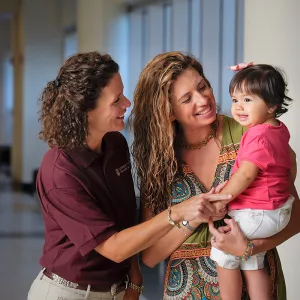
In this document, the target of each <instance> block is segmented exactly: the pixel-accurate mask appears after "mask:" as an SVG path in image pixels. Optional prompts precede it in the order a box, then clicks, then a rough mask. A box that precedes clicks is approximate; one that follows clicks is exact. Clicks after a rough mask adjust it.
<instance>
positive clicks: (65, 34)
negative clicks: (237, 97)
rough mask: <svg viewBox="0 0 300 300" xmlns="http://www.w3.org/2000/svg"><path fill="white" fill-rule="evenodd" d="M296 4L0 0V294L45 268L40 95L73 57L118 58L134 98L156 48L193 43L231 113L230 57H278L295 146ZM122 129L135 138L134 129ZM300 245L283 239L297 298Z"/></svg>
mask: <svg viewBox="0 0 300 300" xmlns="http://www.w3.org/2000/svg"><path fill="white" fill-rule="evenodd" d="M299 12H300V2H299V1H298V0H264V1H260V0H0V245H1V253H2V255H1V256H0V265H1V275H0V277H1V281H0V299H1V300H2V299H3V300H4V299H10V300H23V299H27V292H28V289H29V287H30V284H31V282H32V280H33V279H34V278H35V277H36V274H37V273H38V271H39V270H40V266H39V263H38V261H39V258H40V256H41V253H42V247H43V221H42V216H41V213H40V206H39V203H38V199H37V198H36V195H35V176H36V173H37V171H38V168H39V165H40V162H41V159H42V157H43V155H44V153H45V152H46V150H47V145H45V144H44V143H42V142H41V141H40V140H39V139H38V133H39V130H40V129H39V128H40V126H39V123H38V119H37V111H38V109H39V108H38V106H37V100H38V99H39V97H40V94H41V92H42V89H43V87H44V86H45V85H46V84H47V82H48V81H50V80H53V79H54V78H55V77H56V75H57V72H58V69H59V67H60V66H61V65H62V63H63V61H64V60H65V59H66V58H67V57H69V56H70V55H72V54H74V53H77V52H86V51H94V50H97V51H100V52H107V53H109V54H111V55H112V57H113V58H114V59H115V60H116V61H117V62H118V63H119V65H120V73H121V75H122V78H123V83H124V86H125V90H124V94H125V95H126V96H127V97H128V98H129V99H132V98H133V97H132V95H133V91H134V88H135V84H136V82H137V79H138V76H139V73H140V71H141V70H142V68H143V67H144V65H145V64H146V63H147V61H149V60H150V59H151V58H152V57H154V56H155V55H156V54H158V53H161V52H165V51H171V50H180V51H185V52H189V53H192V54H193V55H194V56H196V57H197V58H198V59H199V60H200V61H201V62H202V63H203V65H204V69H205V70H206V77H207V78H208V79H209V80H210V82H211V84H212V87H213V89H214V93H215V96H216V100H217V102H218V105H219V107H220V109H221V111H222V112H224V113H226V114H230V106H231V101H230V97H229V94H228V84H229V82H230V79H231V77H232V75H233V74H232V72H231V71H229V70H228V66H230V65H233V64H236V63H239V62H242V61H245V62H250V61H254V62H255V63H269V64H274V65H275V66H278V67H281V68H283V69H284V70H285V73H286V74H287V81H288V84H289V95H290V96H291V97H292V98H294V99H295V102H294V103H293V105H292V108H291V109H290V111H289V112H288V113H287V114H286V115H285V116H284V117H283V118H282V120H283V121H284V122H285V123H286V125H287V126H288V128H289V130H290V133H291V143H290V144H291V146H292V148H293V149H294V150H295V152H296V154H297V155H298V156H299V155H300V141H299V133H298V127H299V125H298V113H299V112H300V101H299V99H297V95H298V93H299V92H298V86H299V84H298V72H299V69H300V60H299V57H298V56H299V53H300V36H299V33H298V30H299V29H298V28H300V19H299ZM127 113H130V110H129V111H128V112H127ZM127 118H128V114H127V116H125V121H126V122H127ZM122 133H123V134H124V136H125V137H126V138H127V140H128V143H129V144H131V143H132V135H131V134H130V132H129V129H128V128H127V127H126V128H125V130H124V131H123V132H122ZM296 187H297V188H298V191H299V188H300V180H299V178H298V179H297V180H296ZM136 196H137V199H138V198H139V194H138V190H136ZM299 252H300V237H299V236H296V237H294V238H292V239H290V240H289V241H288V242H286V243H285V244H284V245H282V246H280V247H279V253H280V256H281V260H282V264H283V269H284V273H285V278H286V284H287V291H288V299H289V300H298V299H299V291H298V286H297V284H298V279H297V278H298V277H299V276H298V273H299V268H300V257H299V255H298V253H299ZM291 257H293V259H291ZM164 268H165V266H164V263H161V264H160V265H159V266H157V267H156V268H154V269H150V268H148V267H146V266H144V265H142V269H143V272H144V278H145V282H144V284H145V293H144V295H143V297H142V298H141V299H142V300H145V299H147V300H156V299H161V298H162V297H161V295H162V290H163V278H164Z"/></svg>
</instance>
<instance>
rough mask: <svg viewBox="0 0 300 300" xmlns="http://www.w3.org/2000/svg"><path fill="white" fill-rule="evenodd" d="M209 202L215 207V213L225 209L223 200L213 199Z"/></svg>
mask: <svg viewBox="0 0 300 300" xmlns="http://www.w3.org/2000/svg"><path fill="white" fill-rule="evenodd" d="M211 203H212V204H213V206H214V207H215V208H216V212H217V213H219V212H222V211H225V210H226V203H224V201H221V200H219V201H214V202H211Z"/></svg>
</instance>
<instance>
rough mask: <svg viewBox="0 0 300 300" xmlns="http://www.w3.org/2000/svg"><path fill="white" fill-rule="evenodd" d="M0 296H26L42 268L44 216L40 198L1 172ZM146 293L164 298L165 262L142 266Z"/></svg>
mask: <svg viewBox="0 0 300 300" xmlns="http://www.w3.org/2000/svg"><path fill="white" fill-rule="evenodd" d="M0 245H1V246H0V248H1V255H0V266H1V280H0V300H6V299H7V300H26V299H27V292H28V289H29V287H30V284H31V282H32V281H33V279H34V278H35V277H36V275H37V274H38V272H39V270H40V266H39V264H38V260H39V257H40V255H41V252H42V247H43V220H42V216H41V213H40V208H39V204H38V201H37V199H35V198H34V197H33V196H30V195H28V194H24V193H20V192H13V191H12V189H11V187H10V180H9V178H8V177H6V176H5V175H4V174H2V173H1V172H0ZM142 270H143V274H144V281H145V293H144V295H143V296H142V297H141V298H140V300H158V299H162V290H163V284H162V282H163V273H164V270H163V264H162V265H161V266H158V267H157V268H155V269H150V268H148V267H146V266H142Z"/></svg>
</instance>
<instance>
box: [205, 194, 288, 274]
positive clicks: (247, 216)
mask: <svg viewBox="0 0 300 300" xmlns="http://www.w3.org/2000/svg"><path fill="white" fill-rule="evenodd" d="M293 202H294V197H293V196H290V197H289V199H288V201H287V202H286V203H285V204H284V205H282V206H281V207H279V208H277V209H275V210H263V209H239V210H232V211H230V212H229V213H228V214H229V215H230V216H231V217H232V218H233V219H234V220H235V221H236V222H237V223H238V224H239V226H240V228H241V230H242V232H243V233H244V235H245V236H246V237H247V238H248V239H250V240H253V239H260V238H267V237H270V236H272V235H274V234H276V233H278V232H280V231H281V230H282V229H283V228H285V227H286V225H287V224H288V223H289V221H290V218H291V211H292V206H293ZM265 254H266V252H262V253H258V254H256V255H253V256H251V257H250V259H248V260H247V261H244V260H241V259H240V258H239V257H236V256H234V255H231V254H227V253H224V252H223V251H221V250H219V249H216V248H214V247H212V249H211V254H210V258H211V259H212V260H214V261H215V262H216V263H217V264H218V265H219V266H220V267H222V268H225V269H237V268H240V269H241V270H258V269H262V268H263V267H264V256H265Z"/></svg>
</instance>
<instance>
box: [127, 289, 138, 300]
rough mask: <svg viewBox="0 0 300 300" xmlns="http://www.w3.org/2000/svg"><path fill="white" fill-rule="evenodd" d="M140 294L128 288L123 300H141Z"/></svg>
mask: <svg viewBox="0 0 300 300" xmlns="http://www.w3.org/2000/svg"><path fill="white" fill-rule="evenodd" d="M139 298H140V294H139V293H138V292H137V291H136V290H133V289H131V288H127V290H126V291H125V295H124V298H123V300H139Z"/></svg>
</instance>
